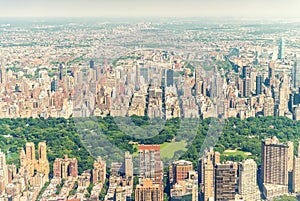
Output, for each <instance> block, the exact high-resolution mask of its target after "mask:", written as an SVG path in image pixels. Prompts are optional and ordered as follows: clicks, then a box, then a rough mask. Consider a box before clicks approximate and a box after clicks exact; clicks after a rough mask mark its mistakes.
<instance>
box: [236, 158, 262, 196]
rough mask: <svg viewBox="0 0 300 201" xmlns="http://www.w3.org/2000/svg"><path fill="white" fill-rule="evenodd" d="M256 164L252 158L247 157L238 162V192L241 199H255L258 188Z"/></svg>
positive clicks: (257, 194)
mask: <svg viewBox="0 0 300 201" xmlns="http://www.w3.org/2000/svg"><path fill="white" fill-rule="evenodd" d="M256 173H257V165H256V163H255V161H254V160H253V159H247V160H245V161H243V162H241V163H240V164H239V188H238V190H239V194H240V195H241V196H242V199H243V200H247V201H256V200H258V198H259V190H258V186H257V181H256Z"/></svg>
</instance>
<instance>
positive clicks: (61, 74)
mask: <svg viewBox="0 0 300 201" xmlns="http://www.w3.org/2000/svg"><path fill="white" fill-rule="evenodd" d="M58 78H59V80H62V79H63V65H62V64H59V68H58Z"/></svg>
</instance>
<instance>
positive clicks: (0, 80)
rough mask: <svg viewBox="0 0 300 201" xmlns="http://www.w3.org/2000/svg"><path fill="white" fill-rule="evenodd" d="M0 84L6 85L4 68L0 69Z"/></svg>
mask: <svg viewBox="0 0 300 201" xmlns="http://www.w3.org/2000/svg"><path fill="white" fill-rule="evenodd" d="M0 83H1V84H5V83H6V69H5V68H4V67H1V68H0Z"/></svg>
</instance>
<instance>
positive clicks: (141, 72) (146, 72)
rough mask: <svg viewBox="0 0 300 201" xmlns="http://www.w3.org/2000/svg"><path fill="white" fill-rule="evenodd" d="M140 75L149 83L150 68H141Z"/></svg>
mask: <svg viewBox="0 0 300 201" xmlns="http://www.w3.org/2000/svg"><path fill="white" fill-rule="evenodd" d="M140 74H141V76H142V77H143V78H144V80H145V82H148V81H149V78H148V77H149V76H148V74H149V72H148V68H145V67H143V68H140Z"/></svg>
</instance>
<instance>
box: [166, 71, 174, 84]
mask: <svg viewBox="0 0 300 201" xmlns="http://www.w3.org/2000/svg"><path fill="white" fill-rule="evenodd" d="M173 84H174V71H173V70H172V69H169V70H167V86H168V87H169V86H172V85H173Z"/></svg>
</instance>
